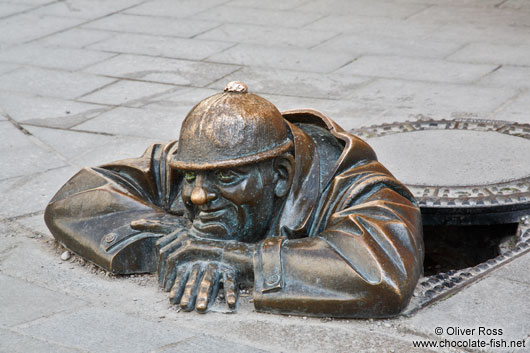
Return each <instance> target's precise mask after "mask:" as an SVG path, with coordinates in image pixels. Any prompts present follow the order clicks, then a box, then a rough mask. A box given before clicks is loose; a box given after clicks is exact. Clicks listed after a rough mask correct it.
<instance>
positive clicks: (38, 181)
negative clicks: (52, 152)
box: [0, 166, 77, 217]
mask: <svg viewBox="0 0 530 353" xmlns="http://www.w3.org/2000/svg"><path fill="white" fill-rule="evenodd" d="M76 172H77V169H74V168H71V167H69V166H67V167H60V168H57V169H52V170H49V171H46V172H41V173H35V174H26V175H24V176H21V177H15V178H10V179H5V180H2V181H0V193H1V194H2V197H1V198H0V214H2V215H4V216H6V217H17V216H21V215H25V214H28V213H34V212H41V211H42V210H43V209H44V207H46V205H47V204H48V202H49V201H50V200H51V198H52V196H53V195H54V194H55V193H56V192H57V190H59V188H60V187H61V186H62V184H64V182H65V181H66V180H68V179H69V178H70V177H71V176H73V175H74V174H75V173H76Z"/></svg>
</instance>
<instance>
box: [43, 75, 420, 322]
mask: <svg viewBox="0 0 530 353" xmlns="http://www.w3.org/2000/svg"><path fill="white" fill-rule="evenodd" d="M45 220H46V224H47V225H48V227H49V228H50V230H51V232H52V234H53V235H54V236H55V238H56V239H57V240H58V241H59V242H61V243H62V244H63V245H64V246H66V247H67V248H69V249H71V250H72V251H74V252H76V253H77V254H79V255H81V256H83V257H85V258H86V259H88V260H90V261H92V262H94V263H96V264H97V265H99V266H101V267H103V268H105V269H107V270H109V271H112V272H114V273H122V274H127V273H138V272H155V271H157V272H158V278H159V282H160V285H161V286H162V288H164V289H165V290H166V291H169V292H170V294H169V296H170V301H171V302H172V303H175V304H179V305H180V306H181V307H182V308H183V309H185V310H194V309H196V310H197V311H199V312H205V311H207V309H208V307H209V305H211V303H212V302H213V301H214V300H215V298H216V296H217V295H218V290H219V288H220V286H221V285H222V287H223V291H224V293H225V297H226V301H227V303H228V305H229V306H230V307H231V308H234V307H235V305H236V302H237V295H238V290H237V288H238V287H239V286H240V285H245V286H248V287H252V288H253V296H254V305H255V307H256V310H258V311H264V312H273V313H282V314H298V315H310V316H326V317H329V316H334V317H359V318H368V317H388V316H392V315H396V314H398V313H399V312H400V311H401V310H402V309H403V308H404V307H405V306H406V305H407V303H408V302H409V300H410V298H411V296H412V293H413V290H414V288H415V286H416V283H417V281H418V278H419V277H420V275H421V273H422V262H423V252H424V249H423V239H422V231H421V229H422V224H421V215H420V210H419V208H418V207H417V204H416V202H415V200H414V198H413V196H412V194H411V192H410V191H409V190H408V189H407V188H406V187H405V186H404V185H403V184H401V183H400V182H398V181H397V180H396V179H395V178H394V177H393V176H392V174H390V172H389V171H388V170H386V169H385V168H384V167H383V166H382V165H381V164H380V163H379V162H378V161H377V158H376V155H375V153H374V151H373V150H372V149H371V148H370V147H369V146H368V145H367V144H366V143H365V142H364V141H362V140H361V139H359V138H357V137H355V136H353V135H352V134H350V133H348V132H346V131H344V130H343V129H342V128H341V127H340V126H339V125H337V124H336V123H335V122H334V121H332V120H331V119H329V118H328V117H326V116H325V115H323V114H322V113H320V112H317V111H314V110H296V111H288V112H284V113H280V112H279V111H278V110H277V109H276V107H275V106H274V105H272V104H271V103H270V102H268V101H267V100H265V99H263V98H261V97H259V96H257V95H254V94H251V93H248V92H247V88H246V86H245V85H244V84H242V83H240V82H232V83H229V84H228V85H227V88H226V89H225V92H224V93H220V94H217V95H214V96H212V97H209V98H206V99H205V100H203V101H201V102H200V103H198V104H197V105H196V106H195V107H194V108H193V109H192V110H191V112H190V113H189V114H188V116H187V117H186V119H185V121H184V122H183V125H182V129H181V135H180V138H179V142H178V143H177V142H176V141H172V142H169V143H168V144H165V145H161V144H155V145H152V146H150V147H149V148H148V149H147V151H146V152H145V154H144V155H143V156H142V157H140V158H135V159H128V160H123V161H118V162H114V163H110V164H106V165H103V166H100V167H96V168H85V169H83V170H81V171H80V172H79V173H78V174H76V175H75V176H74V177H72V178H71V179H70V180H69V181H68V182H67V183H66V184H65V185H64V186H63V187H62V188H61V190H59V192H58V193H57V194H56V195H55V196H54V198H53V199H52V200H51V202H50V204H49V205H48V207H47V209H46V212H45Z"/></svg>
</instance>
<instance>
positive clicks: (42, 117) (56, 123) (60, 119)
mask: <svg viewBox="0 0 530 353" xmlns="http://www.w3.org/2000/svg"><path fill="white" fill-rule="evenodd" d="M0 106H1V107H2V108H3V109H4V111H5V112H6V113H8V114H9V116H10V117H11V118H12V119H13V120H15V121H17V122H19V123H23V124H32V125H40V126H48V127H55V128H71V127H73V126H75V125H77V124H80V123H82V122H83V121H85V120H87V119H90V118H93V117H94V116H97V115H99V114H101V113H103V112H105V111H107V110H109V109H111V108H109V107H107V106H102V105H97V104H91V103H81V102H76V101H72V100H65V99H57V98H44V97H38V96H34V95H26V94H20V93H11V92H5V91H4V92H0Z"/></svg>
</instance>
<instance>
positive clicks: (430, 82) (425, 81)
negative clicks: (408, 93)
mask: <svg viewBox="0 0 530 353" xmlns="http://www.w3.org/2000/svg"><path fill="white" fill-rule="evenodd" d="M361 57H362V56H360V57H359V58H357V59H355V60H358V59H360V58H361ZM355 60H354V61H355ZM337 70H338V69H336V70H333V71H331V72H328V74H334V73H335V71H337ZM344 75H348V76H356V77H360V78H373V79H381V80H392V81H405V82H418V83H428V84H435V85H438V84H442V85H455V86H462V87H470V86H472V85H473V83H472V82H453V81H433V80H420V79H410V78H403V77H388V76H377V75H366V76H364V75H361V74H357V73H356V74H344ZM490 88H491V87H490Z"/></svg>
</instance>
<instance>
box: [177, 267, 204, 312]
mask: <svg viewBox="0 0 530 353" xmlns="http://www.w3.org/2000/svg"><path fill="white" fill-rule="evenodd" d="M201 270H202V269H201V265H200V264H199V263H195V264H193V266H192V267H191V273H190V276H189V278H188V282H187V283H186V286H185V287H184V293H182V298H181V299H180V307H181V308H182V310H184V311H192V310H193V308H194V307H195V300H196V298H197V289H198V284H199V279H200V278H201V275H202V273H201V272H202V271H201Z"/></svg>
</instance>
